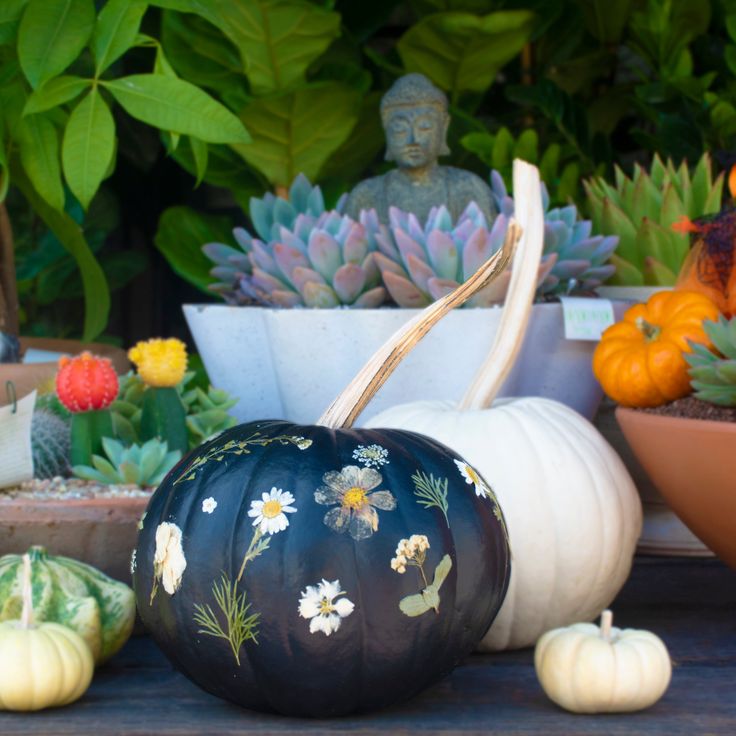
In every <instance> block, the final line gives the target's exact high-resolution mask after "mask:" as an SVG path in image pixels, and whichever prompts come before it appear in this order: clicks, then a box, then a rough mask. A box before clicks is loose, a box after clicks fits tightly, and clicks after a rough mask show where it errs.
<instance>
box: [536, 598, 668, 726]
mask: <svg viewBox="0 0 736 736" xmlns="http://www.w3.org/2000/svg"><path fill="white" fill-rule="evenodd" d="M612 622H613V614H612V613H611V612H610V611H604V612H603V614H602V616H601V626H600V628H599V627H598V626H596V625H595V624H573V625H572V626H568V627H566V628H560V629H554V630H552V631H548V632H547V633H546V634H544V636H542V637H541V639H540V640H539V641H538V642H537V646H536V649H535V651H534V667H535V669H536V671H537V677H538V678H539V682H540V683H541V685H542V688H543V689H544V692H545V693H546V694H547V696H548V697H549V698H550V699H551V700H553V701H554V702H555V703H557V705H559V706H561V707H562V708H565V710H569V711H572V712H573V713H629V712H632V711H637V710H642V709H643V708H648V707H649V706H651V705H654V703H656V702H657V701H658V700H659V699H660V698H661V697H662V695H664V693H665V691H666V690H667V686H668V685H669V683H670V678H671V676H672V663H671V662H670V656H669V654H668V652H667V647H666V646H665V645H664V642H663V641H662V640H661V639H660V638H659V637H658V636H656V635H655V634H652V633H651V632H649V631H640V630H637V629H617V628H615V627H612V626H611V624H612Z"/></svg>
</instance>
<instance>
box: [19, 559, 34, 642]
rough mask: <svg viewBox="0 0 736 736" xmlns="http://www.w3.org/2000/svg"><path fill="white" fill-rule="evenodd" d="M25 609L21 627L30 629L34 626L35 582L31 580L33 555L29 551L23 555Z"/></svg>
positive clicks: (22, 614) (22, 613)
mask: <svg viewBox="0 0 736 736" xmlns="http://www.w3.org/2000/svg"><path fill="white" fill-rule="evenodd" d="M22 596H23V610H22V611H21V614H20V627H21V628H22V629H30V628H32V627H33V584H32V582H31V557H30V555H28V554H27V553H26V554H24V555H23V593H22Z"/></svg>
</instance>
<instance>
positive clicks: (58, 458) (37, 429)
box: [31, 408, 72, 480]
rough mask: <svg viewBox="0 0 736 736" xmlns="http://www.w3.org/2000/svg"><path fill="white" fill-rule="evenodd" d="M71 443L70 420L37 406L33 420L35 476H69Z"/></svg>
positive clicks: (32, 449)
mask: <svg viewBox="0 0 736 736" xmlns="http://www.w3.org/2000/svg"><path fill="white" fill-rule="evenodd" d="M71 445H72V431H71V427H70V424H69V421H68V420H64V419H62V418H61V417H60V416H59V415H58V414H55V413H54V412H52V411H50V410H49V409H39V408H36V410H35V411H34V412H33V418H32V420H31V451H32V454H33V475H34V477H36V478H41V479H42V480H45V479H48V478H55V477H56V476H62V477H66V476H68V475H69V453H70V451H71Z"/></svg>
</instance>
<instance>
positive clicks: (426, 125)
mask: <svg viewBox="0 0 736 736" xmlns="http://www.w3.org/2000/svg"><path fill="white" fill-rule="evenodd" d="M381 120H382V122H383V129H384V131H385V134H386V160H387V161H395V162H396V164H397V166H398V168H396V169H393V170H391V171H389V172H388V173H386V174H383V175H382V176H374V177H372V178H370V179H366V180H365V181H362V182H360V184H358V185H357V186H356V187H355V188H354V189H353V191H352V192H350V195H349V197H348V200H347V202H346V205H345V211H346V213H347V214H348V215H350V216H351V217H353V218H357V217H358V215H359V213H360V211H361V210H365V209H371V208H373V209H375V210H376V212H377V214H378V219H379V220H380V221H381V222H383V223H386V224H387V223H388V220H389V217H388V210H389V207H390V206H394V207H398V208H399V209H402V210H404V211H406V212H413V213H414V214H415V215H416V216H417V218H418V219H419V221H420V222H422V223H424V221H425V220H426V219H427V216H428V215H429V211H430V210H431V209H432V207H435V206H437V205H445V207H447V209H448V210H449V211H450V214H451V215H452V218H453V220H457V218H458V217H459V216H460V215H461V214H462V212H463V210H464V209H465V207H466V206H467V205H468V203H470V202H471V201H474V202H475V203H476V204H477V205H478V207H480V209H481V211H482V212H483V214H484V215H485V216H486V219H487V220H488V223H489V224H490V223H491V221H492V220H493V218H494V217H495V216H496V214H497V210H496V206H495V204H494V201H493V196H492V194H491V189H490V187H489V186H488V185H487V184H486V183H485V182H484V181H483V180H482V179H481V178H480V177H479V176H476V175H475V174H472V173H471V172H469V171H463V170H462V169H457V168H455V167H453V166H440V165H439V164H438V163H437V159H438V157H439V156H444V155H447V154H449V153H450V150H449V148H448V147H447V140H446V136H447V128H448V125H449V123H450V116H449V113H448V111H447V97H446V96H445V94H444V93H443V92H442V91H441V90H439V89H437V87H435V86H434V85H433V84H432V83H431V82H430V81H429V80H428V79H427V78H426V77H425V76H424V75H423V74H407V75H405V76H403V77H400V78H399V79H397V80H396V82H394V84H393V86H392V87H391V89H389V90H388V92H386V94H385V95H384V96H383V99H382V100H381Z"/></svg>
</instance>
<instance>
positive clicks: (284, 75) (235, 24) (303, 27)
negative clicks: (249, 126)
mask: <svg viewBox="0 0 736 736" xmlns="http://www.w3.org/2000/svg"><path fill="white" fill-rule="evenodd" d="M152 4H155V5H158V6H160V7H163V8H168V9H171V10H178V11H181V12H185V13H197V14H198V15H201V16H202V17H203V18H205V19H206V20H208V21H209V22H210V23H212V24H214V25H216V26H217V27H218V28H219V29H220V30H221V31H222V32H223V33H224V34H225V35H226V36H227V37H228V38H229V39H230V40H231V41H232V42H233V43H234V44H235V46H236V47H237V49H238V51H239V52H240V56H241V59H242V64H243V69H244V70H245V73H246V74H247V75H248V80H249V81H250V84H251V88H252V90H253V93H254V94H257V95H264V94H268V93H270V92H275V91H277V90H283V89H287V88H288V87H290V86H292V85H294V84H295V83H298V82H301V81H302V80H303V79H304V74H305V72H306V71H307V67H309V65H310V64H311V63H312V62H313V61H314V60H315V59H316V58H317V57H318V56H320V55H321V54H322V53H323V52H324V51H325V50H326V49H327V47H328V46H329V45H330V43H331V42H332V41H333V40H334V39H335V38H336V37H337V36H338V35H339V32H340V16H339V15H338V14H337V13H333V12H331V11H329V10H325V9H323V8H320V7H317V6H316V5H314V4H313V3H310V2H307V1H306V0H211V1H210V2H205V1H204V0H152Z"/></svg>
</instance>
